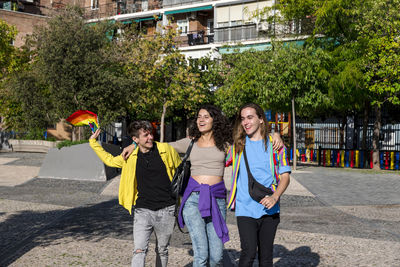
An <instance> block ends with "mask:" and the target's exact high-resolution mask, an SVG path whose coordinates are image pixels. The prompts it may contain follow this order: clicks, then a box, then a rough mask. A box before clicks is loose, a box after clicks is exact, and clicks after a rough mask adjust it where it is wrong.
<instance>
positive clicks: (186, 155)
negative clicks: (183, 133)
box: [182, 139, 194, 162]
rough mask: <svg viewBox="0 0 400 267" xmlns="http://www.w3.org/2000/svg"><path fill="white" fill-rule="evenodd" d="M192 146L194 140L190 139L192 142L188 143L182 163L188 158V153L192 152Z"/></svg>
mask: <svg viewBox="0 0 400 267" xmlns="http://www.w3.org/2000/svg"><path fill="white" fill-rule="evenodd" d="M193 144H194V139H192V141H191V142H190V144H189V147H188V148H187V150H186V154H185V156H184V157H183V159H182V162H185V161H186V160H187V159H188V158H189V156H190V152H192V147H193Z"/></svg>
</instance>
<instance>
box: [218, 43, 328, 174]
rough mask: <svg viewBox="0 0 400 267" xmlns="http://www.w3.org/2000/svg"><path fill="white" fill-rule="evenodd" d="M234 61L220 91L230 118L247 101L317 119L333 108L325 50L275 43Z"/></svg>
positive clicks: (224, 107) (247, 53)
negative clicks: (322, 112) (330, 99)
mask: <svg viewBox="0 0 400 267" xmlns="http://www.w3.org/2000/svg"><path fill="white" fill-rule="evenodd" d="M230 61H231V62H232V63H230V65H229V68H228V69H229V72H228V74H227V82H226V83H225V84H224V86H222V87H221V88H220V89H219V90H218V91H217V99H218V103H219V104H220V105H221V106H222V108H223V110H224V111H225V112H226V113H227V114H229V115H232V114H233V113H234V111H236V109H237V108H238V107H239V106H240V105H242V104H244V103H246V102H257V103H259V104H260V105H261V106H262V107H263V108H265V109H272V110H274V111H278V112H289V111H291V112H292V113H293V117H295V115H296V112H297V113H298V114H299V115H301V116H303V117H309V118H313V117H315V116H316V115H317V114H318V113H320V111H321V110H326V108H327V107H328V106H329V105H330V103H329V99H328V97H327V82H328V79H329V73H328V71H327V69H326V68H327V66H326V62H329V60H328V55H327V54H326V53H324V51H323V50H322V49H316V48H313V47H303V46H299V45H282V44H274V48H273V50H271V51H263V52H245V53H241V54H236V55H234V56H232V57H231V58H230ZM294 135H295V132H294ZM293 148H294V149H295V148H296V143H295V138H294V144H293ZM294 162H295V160H294ZM294 168H295V166H294Z"/></svg>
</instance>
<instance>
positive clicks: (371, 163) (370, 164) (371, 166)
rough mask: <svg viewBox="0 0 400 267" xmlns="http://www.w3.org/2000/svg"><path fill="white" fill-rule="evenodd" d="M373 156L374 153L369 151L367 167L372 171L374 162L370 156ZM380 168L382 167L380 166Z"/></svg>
mask: <svg viewBox="0 0 400 267" xmlns="http://www.w3.org/2000/svg"><path fill="white" fill-rule="evenodd" d="M373 154H374V151H373V150H371V153H370V154H369V167H370V168H371V169H372V168H373V167H374V162H373V160H372V156H373ZM381 166H382V165H381Z"/></svg>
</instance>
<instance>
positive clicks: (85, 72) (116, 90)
mask: <svg viewBox="0 0 400 267" xmlns="http://www.w3.org/2000/svg"><path fill="white" fill-rule="evenodd" d="M113 27H114V25H112V24H110V23H107V22H99V23H97V24H95V25H88V24H86V22H85V19H84V17H83V12H82V10H81V9H79V8H77V7H69V8H67V9H66V10H65V11H63V12H61V13H59V14H57V15H56V16H54V17H52V18H51V19H49V21H48V25H46V26H43V27H41V28H39V29H37V30H36V31H35V33H34V35H33V40H34V44H35V60H36V61H37V65H36V68H37V69H38V71H39V73H40V74H41V76H42V79H43V80H44V81H45V83H46V86H47V87H48V90H49V93H50V96H51V98H52V102H53V103H54V106H53V108H54V110H53V111H54V113H55V115H56V117H57V118H66V117H68V116H69V115H71V114H72V113H73V112H74V111H76V110H78V109H89V110H91V111H93V112H96V113H98V114H99V116H100V120H102V121H101V123H103V124H104V123H107V122H110V121H112V120H113V119H115V118H116V116H118V115H122V114H124V112H125V110H124V108H125V107H126V104H125V102H127V101H126V99H125V95H124V86H123V85H124V84H125V83H124V80H123V76H122V75H119V74H120V73H122V71H121V70H120V69H121V67H120V66H118V63H116V62H113V61H112V60H111V57H108V56H107V53H108V52H107V51H108V49H109V48H110V47H111V46H112V45H113V42H110V40H109V39H108V38H107V33H108V32H109V31H110V30H112V29H113Z"/></svg>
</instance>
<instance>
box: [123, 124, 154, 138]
mask: <svg viewBox="0 0 400 267" xmlns="http://www.w3.org/2000/svg"><path fill="white" fill-rule="evenodd" d="M141 129H142V130H143V131H150V132H153V129H154V128H153V125H151V123H150V122H149V121H146V120H140V121H134V122H132V123H131V124H129V127H128V134H129V135H130V136H131V137H139V131H140V130H141Z"/></svg>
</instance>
